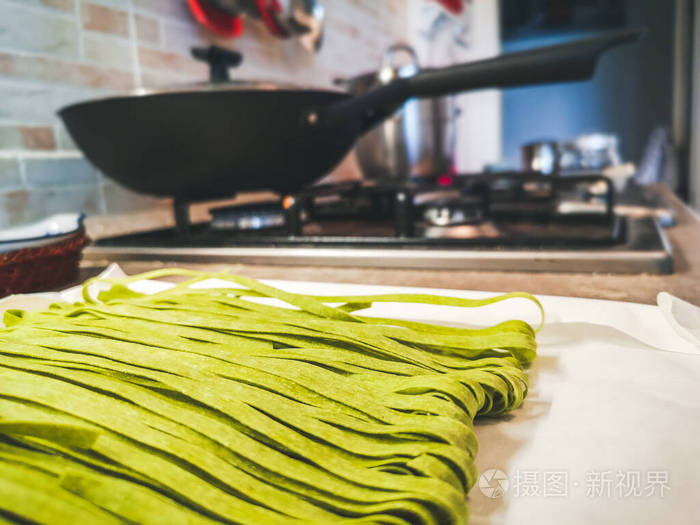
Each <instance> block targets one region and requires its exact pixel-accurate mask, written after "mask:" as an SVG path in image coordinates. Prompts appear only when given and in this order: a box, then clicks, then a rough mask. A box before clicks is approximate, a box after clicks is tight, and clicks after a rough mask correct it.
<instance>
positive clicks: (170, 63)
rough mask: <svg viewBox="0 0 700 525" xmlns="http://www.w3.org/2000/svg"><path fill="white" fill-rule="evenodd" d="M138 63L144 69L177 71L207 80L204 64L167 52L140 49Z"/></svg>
mask: <svg viewBox="0 0 700 525" xmlns="http://www.w3.org/2000/svg"><path fill="white" fill-rule="evenodd" d="M139 63H140V64H141V66H142V67H146V68H151V69H157V70H162V71H177V72H178V73H181V74H183V75H198V76H199V78H200V79H202V80H204V79H206V78H208V68H207V66H206V65H205V64H203V63H201V62H197V61H195V60H194V59H192V58H190V57H186V56H183V55H178V54H177V53H171V52H169V51H158V50H156V49H150V48H147V47H140V48H139Z"/></svg>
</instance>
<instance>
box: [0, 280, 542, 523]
mask: <svg viewBox="0 0 700 525" xmlns="http://www.w3.org/2000/svg"><path fill="white" fill-rule="evenodd" d="M161 277H178V278H182V277H184V278H185V280H183V281H181V282H180V283H178V284H176V285H174V286H172V287H171V288H169V289H167V290H164V291H162V292H159V293H157V294H153V295H146V294H141V293H138V292H134V291H133V290H131V289H130V288H129V287H128V286H129V285H130V284H132V283H134V282H137V281H140V280H143V279H147V278H161ZM212 278H215V279H218V280H219V281H224V282H227V283H229V284H230V285H231V286H232V287H231V288H229V287H221V286H220V285H219V286H218V287H217V288H215V289H211V290H205V289H201V288H198V286H199V283H201V282H202V281H207V280H209V279H212ZM99 281H101V284H100V287H102V288H104V286H105V285H110V288H109V289H108V290H103V291H101V292H100V293H99V295H98V299H94V298H93V297H91V295H90V294H89V293H88V289H89V287H91V286H92V284H95V283H98V282H99ZM193 285H194V287H193ZM257 298H267V299H272V300H275V301H282V302H283V303H285V304H287V305H288V306H289V308H280V307H277V306H271V305H270V304H268V303H265V304H262V303H260V302H258V301H257V300H251V299H257ZM512 298H525V299H530V300H532V301H534V302H535V303H536V305H537V307H538V308H539V309H540V311H542V308H541V305H540V304H539V303H537V301H536V300H535V299H534V298H532V297H531V296H529V295H528V294H521V293H516V294H504V295H502V296H497V297H494V298H491V299H485V300H484V299H480V300H469V299H457V298H449V297H443V296H429V295H424V294H423V295H401V294H400V295H386V294H385V295H380V296H357V297H345V296H342V297H340V296H333V297H330V296H328V297H323V296H308V295H302V294H292V293H289V292H284V291H281V290H277V289H275V288H273V287H270V286H268V285H264V284H262V283H259V282H257V281H254V280H252V279H249V278H246V277H239V276H232V275H229V274H225V273H216V274H211V273H204V272H196V271H190V270H177V269H166V270H157V271H154V272H149V273H148V274H142V275H138V276H132V277H129V278H125V279H116V280H99V279H95V280H91V281H88V282H86V283H85V285H84V287H83V300H84V304H75V305H68V304H65V303H63V304H61V303H58V304H55V305H52V306H51V307H50V308H49V309H48V310H46V311H44V312H29V313H28V312H20V311H9V312H7V313H6V314H5V322H6V325H7V328H6V329H5V330H3V331H0V441H1V437H2V434H6V435H7V436H13V437H11V438H10V437H8V439H10V442H8V443H9V444H8V445H5V446H0V466H2V465H3V464H5V463H6V462H7V461H9V462H10V464H13V465H15V464H24V465H26V466H30V467H31V468H33V469H36V468H42V467H41V465H42V463H41V458H42V457H44V456H47V455H51V457H54V458H58V459H52V460H46V465H47V468H50V469H51V468H53V469H55V470H54V471H51V472H52V474H53V475H59V476H60V479H61V480H62V481H61V482H60V483H59V485H60V488H61V489H63V492H59V493H58V494H61V495H62V494H64V493H66V494H70V495H71V496H70V497H71V498H72V497H76V496H77V497H80V498H82V499H83V501H85V502H86V504H89V505H93V507H94V508H97V509H102V510H103V511H108V512H109V514H108V515H109V516H119V517H121V519H124V520H128V521H135V522H144V523H157V522H159V519H160V517H161V516H163V515H165V513H167V512H170V513H173V516H176V517H177V519H180V518H182V519H183V520H184V521H182V522H183V523H190V522H191V523H195V522H197V523H199V521H197V520H195V519H194V517H197V518H199V517H201V519H202V520H203V521H202V523H204V522H207V521H208V520H210V519H212V518H214V519H220V520H224V521H228V520H233V521H235V522H240V523H278V522H279V523H287V522H293V521H297V520H301V521H304V522H308V521H312V522H315V523H326V522H329V523H330V522H339V521H348V520H349V521H352V522H353V523H390V524H393V523H407V522H410V523H426V524H427V523H462V522H464V521H465V520H466V518H467V516H468V514H467V510H468V509H467V508H466V506H465V505H464V503H463V494H465V493H466V492H467V491H468V490H469V488H471V486H472V485H473V484H474V482H475V478H476V468H475V466H474V456H475V454H476V451H477V442H476V439H475V437H474V433H473V430H472V428H471V427H472V420H473V418H474V417H475V416H476V415H477V414H482V415H498V414H501V413H503V412H506V411H508V410H511V409H513V408H515V407H517V406H519V405H520V404H521V403H522V400H523V398H524V397H525V395H526V393H527V376H526V374H525V372H524V371H523V369H522V367H523V365H527V364H529V363H530V362H531V361H532V359H533V358H534V355H535V347H536V342H535V338H534V333H535V331H533V330H532V328H531V327H530V326H529V325H527V324H526V323H523V322H522V321H506V322H503V323H501V324H499V325H496V326H494V327H489V328H484V329H464V328H451V327H442V326H434V325H429V324H426V323H418V322H409V321H400V320H392V319H380V318H373V317H366V316H358V315H353V312H355V311H358V310H361V309H364V308H367V307H369V306H371V304H372V303H373V302H413V303H423V304H439V305H444V306H458V307H479V306H485V305H488V304H492V303H495V302H499V301H502V300H506V299H512ZM334 303H340V306H331V305H332V304H334ZM28 399H31V402H29V401H27V400H28ZM3 406H5V407H6V408H7V409H6V410H4V411H3ZM3 414H5V415H3ZM3 425H4V426H3ZM3 429H4V430H3ZM31 434H34V435H33V436H32V435H31ZM12 440H14V441H12ZM17 440H19V441H17ZM12 443H17V446H14V445H12ZM0 445H2V443H0ZM13 446H14V448H13ZM25 446H26V447H30V449H31V450H33V451H34V452H31V453H29V452H26V451H23V449H21V447H25ZM18 447H19V448H18ZM85 447H88V448H87V449H86V448H85ZM37 454H38V456H37ZM13 462H14V463H13ZM18 462H19V463H18ZM71 466H74V467H75V468H71ZM115 474H117V475H118V476H119V477H118V478H115V477H114V475H115ZM41 487H43V485H41ZM13 490H15V491H19V492H16V493H22V494H23V492H21V490H23V489H17V488H14V489H13ZM61 497H62V496H61ZM129 500H132V501H133V503H131V504H130V503H127V502H128V501H129ZM71 501H73V500H71ZM137 502H138V504H137ZM93 507H90V508H93ZM15 510H16V509H15ZM3 512H4V513H5V514H3ZM13 515H17V516H20V515H22V514H17V513H16V512H15V511H13V510H12V508H9V507H8V506H7V505H5V506H3V503H2V498H0V516H10V517H11V516H13ZM25 517H26V516H25ZM27 519H32V518H30V517H29V518H27ZM174 520H175V518H174ZM94 522H95V523H99V522H100V520H97V521H94ZM173 522H177V521H173Z"/></svg>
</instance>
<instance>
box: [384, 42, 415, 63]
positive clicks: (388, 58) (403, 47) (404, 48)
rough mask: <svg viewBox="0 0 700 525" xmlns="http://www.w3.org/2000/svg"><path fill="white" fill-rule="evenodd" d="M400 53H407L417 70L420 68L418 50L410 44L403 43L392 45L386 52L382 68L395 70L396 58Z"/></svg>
mask: <svg viewBox="0 0 700 525" xmlns="http://www.w3.org/2000/svg"><path fill="white" fill-rule="evenodd" d="M399 52H403V53H406V54H407V55H408V56H409V57H411V64H412V65H414V66H416V68H417V67H418V55H417V54H416V50H415V49H413V48H412V47H411V46H409V45H408V44H402V43H399V44H392V45H390V46H389V47H387V48H386V49H385V50H384V54H383V55H382V64H381V67H383V68H384V67H390V68H392V69H394V64H393V62H394V57H395V56H396V55H397V54H398V53H399Z"/></svg>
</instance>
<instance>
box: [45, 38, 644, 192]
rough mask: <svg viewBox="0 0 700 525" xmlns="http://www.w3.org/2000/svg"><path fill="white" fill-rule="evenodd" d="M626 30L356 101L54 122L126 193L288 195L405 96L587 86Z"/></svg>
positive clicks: (84, 115) (163, 97)
mask: <svg viewBox="0 0 700 525" xmlns="http://www.w3.org/2000/svg"><path fill="white" fill-rule="evenodd" d="M641 33H642V31H640V30H636V29H634V30H625V31H620V32H615V33H611V34H606V35H603V36H597V37H593V38H589V39H585V40H579V41H576V42H572V43H568V44H563V45H558V46H553V47H546V48H541V49H536V50H532V51H525V52H521V53H514V54H510V55H503V56H500V57H496V58H492V59H489V60H482V61H479V62H471V63H467V64H459V65H455V66H450V67H446V68H439V69H424V70H422V71H420V72H419V73H418V74H417V75H415V76H413V77H410V78H403V79H398V80H396V81H394V82H391V83H390V84H387V85H385V86H382V87H379V88H376V89H374V90H372V91H369V92H367V93H364V94H362V95H359V96H356V97H351V96H350V95H347V94H345V93H341V92H335V91H330V90H321V89H307V90H300V89H291V88H284V87H279V86H277V87H275V86H270V85H250V84H245V83H243V84H235V83H233V84H225V85H219V86H209V87H208V88H202V87H200V88H198V89H197V90H190V91H182V90H181V91H177V92H161V93H155V94H144V95H134V96H126V97H114V98H107V99H101V100H92V101H88V102H81V103H78V104H74V105H72V106H68V107H66V108H63V109H61V110H60V111H59V114H60V116H61V118H62V119H63V121H64V122H65V124H66V126H67V128H68V130H69V132H70V134H71V136H72V137H73V139H74V140H75V142H76V144H77V145H78V146H79V147H80V149H82V150H83V152H84V153H85V155H86V156H87V158H88V159H90V161H92V162H93V163H94V164H95V165H96V166H97V167H98V168H99V169H100V170H102V171H103V172H104V173H105V174H106V175H108V176H109V177H111V178H113V179H114V180H116V181H118V182H120V183H122V184H124V185H125V186H128V187H130V188H132V189H134V190H136V191H139V192H143V193H149V194H153V195H162V196H174V197H176V198H179V199H182V200H190V201H191V200H197V199H213V198H221V197H228V196H230V195H233V194H234V193H235V192H237V191H242V190H262V189H267V190H275V191H279V192H281V193H290V192H295V191H297V190H299V189H300V188H301V187H303V186H304V185H306V184H309V183H311V182H314V181H315V180H317V179H318V178H320V177H322V176H323V175H325V174H326V173H328V172H329V171H330V170H331V169H332V168H333V167H334V166H335V165H336V164H337V163H338V162H339V161H340V160H341V159H342V158H343V156H344V155H345V154H346V153H347V152H348V151H349V150H350V148H352V146H353V144H354V143H355V141H356V140H357V138H358V137H359V136H360V135H361V134H363V133H364V132H366V131H368V130H369V129H371V128H372V127H373V126H375V125H376V124H378V123H379V122H381V121H382V120H384V119H385V118H387V117H388V116H389V115H391V114H392V113H393V112H394V111H396V109H398V108H399V107H400V106H401V104H403V103H404V102H405V101H406V100H407V99H409V98H411V97H435V96H442V95H446V94H450V93H456V92H460V91H467V90H473V89H480V88H490V87H512V86H523V85H531V84H541V83H552V82H566V81H575V80H584V79H587V78H590V77H591V76H592V74H593V71H594V69H595V64H596V60H597V58H598V56H599V55H600V54H601V53H602V52H603V51H605V50H606V49H608V48H610V47H612V46H615V45H618V44H622V43H625V42H630V41H633V40H636V39H637V38H639V36H640V35H641Z"/></svg>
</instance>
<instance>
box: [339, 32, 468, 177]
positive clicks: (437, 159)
mask: <svg viewBox="0 0 700 525" xmlns="http://www.w3.org/2000/svg"><path fill="white" fill-rule="evenodd" d="M398 55H406V56H408V58H409V62H408V63H404V64H403V65H398V64H397V60H398V59H397V56H398ZM418 71H419V68H418V57H417V55H416V52H415V51H414V49H413V48H412V47H411V46H409V45H407V44H395V45H392V46H390V47H388V48H387V50H386V51H385V52H384V55H383V57H382V63H381V67H380V69H379V71H378V72H377V73H365V74H363V75H359V76H358V77H355V78H352V79H350V80H345V79H336V84H346V85H347V86H348V90H349V92H350V93H351V94H353V95H359V94H362V93H365V92H366V91H369V90H370V89H374V88H376V87H377V86H380V85H385V84H389V83H390V82H392V81H394V80H396V79H398V78H406V77H410V76H413V75H415V74H416V73H418ZM457 114H458V111H457V108H456V107H455V101H454V99H453V98H452V97H438V98H428V99H416V98H413V99H409V100H408V101H407V102H406V103H405V104H404V105H403V106H402V107H401V109H400V110H399V111H397V112H396V113H394V114H393V115H392V116H391V117H389V118H387V119H386V120H385V121H384V122H383V123H382V124H381V125H380V126H377V127H375V128H374V129H372V130H371V131H369V132H368V133H366V134H365V135H363V136H362V137H360V139H359V140H358V142H357V146H356V147H355V151H356V152H357V159H358V161H359V163H360V168H361V169H362V173H363V175H364V177H365V178H366V179H372V180H376V179H380V180H405V179H408V178H409V177H417V176H426V175H431V176H434V175H437V176H440V175H444V174H446V173H448V172H450V171H451V170H452V169H453V167H452V164H453V158H454V150H455V141H456V116H457Z"/></svg>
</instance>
